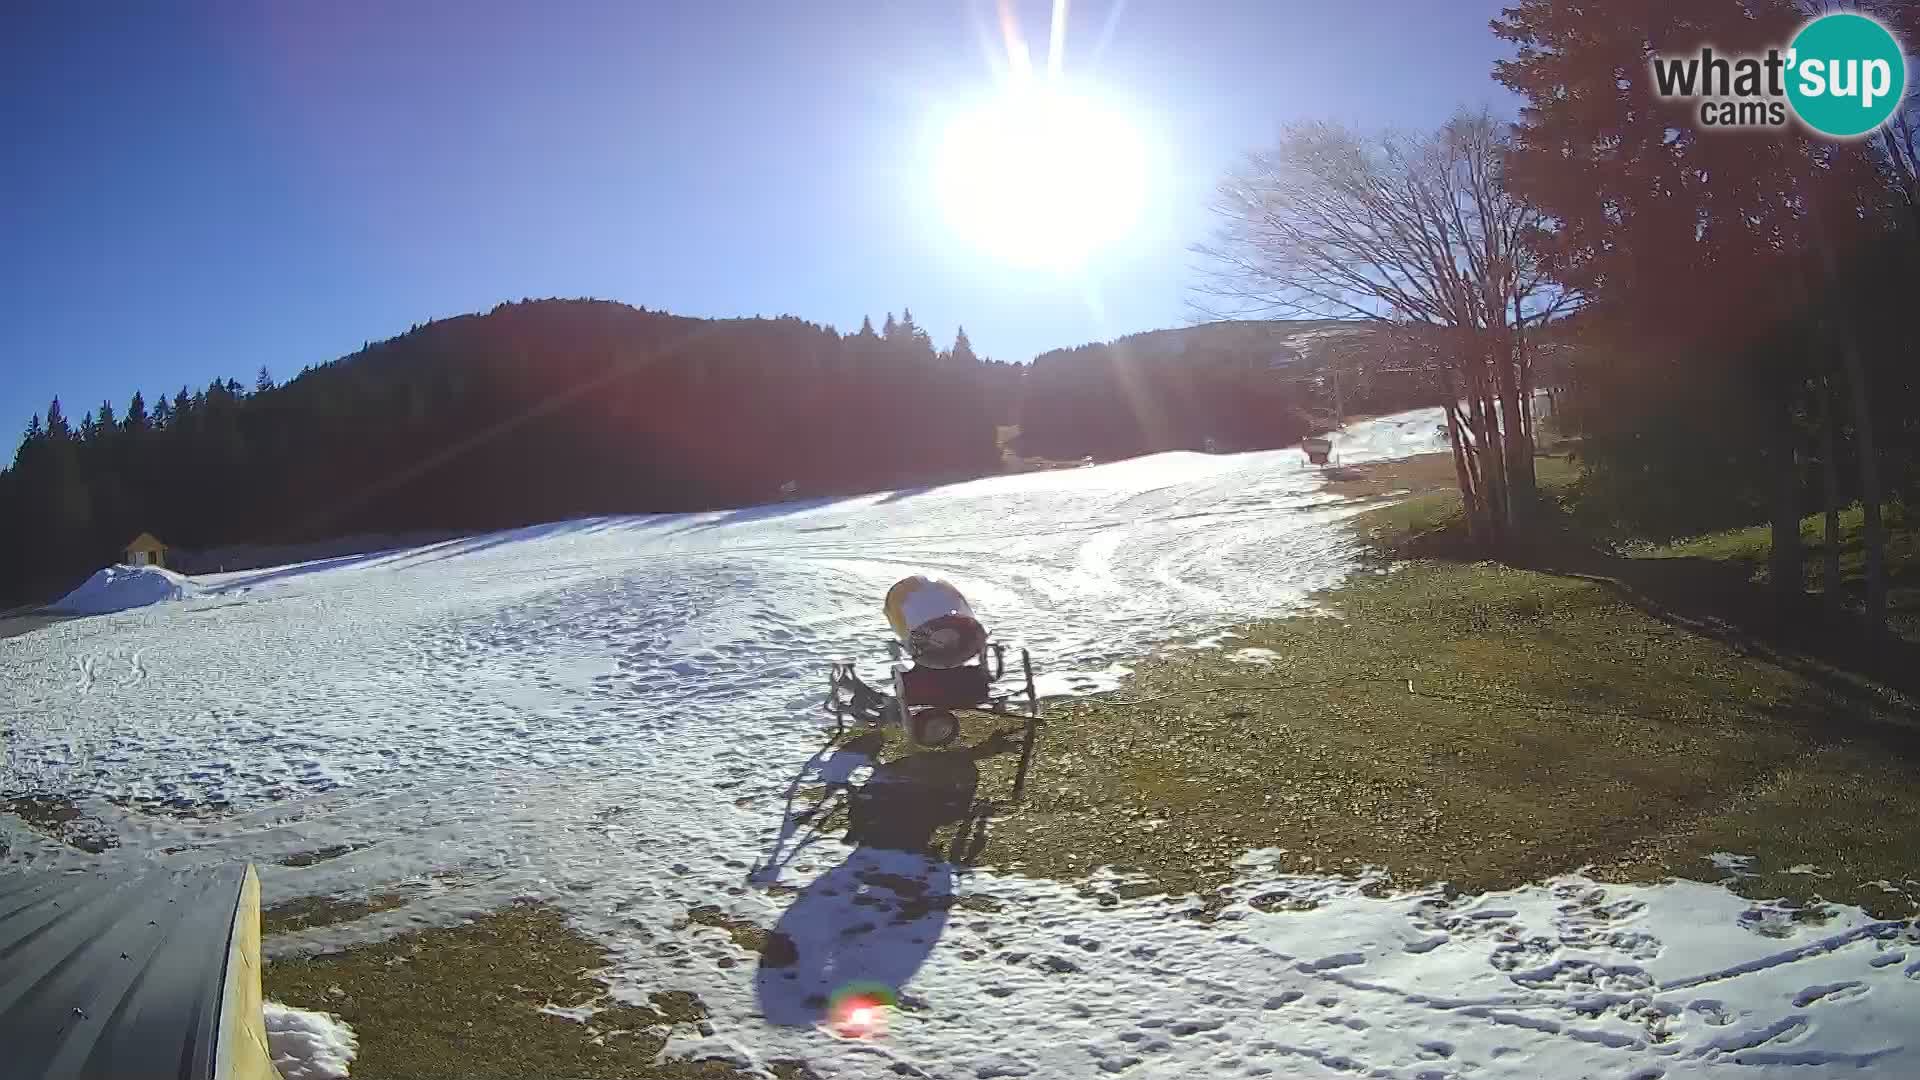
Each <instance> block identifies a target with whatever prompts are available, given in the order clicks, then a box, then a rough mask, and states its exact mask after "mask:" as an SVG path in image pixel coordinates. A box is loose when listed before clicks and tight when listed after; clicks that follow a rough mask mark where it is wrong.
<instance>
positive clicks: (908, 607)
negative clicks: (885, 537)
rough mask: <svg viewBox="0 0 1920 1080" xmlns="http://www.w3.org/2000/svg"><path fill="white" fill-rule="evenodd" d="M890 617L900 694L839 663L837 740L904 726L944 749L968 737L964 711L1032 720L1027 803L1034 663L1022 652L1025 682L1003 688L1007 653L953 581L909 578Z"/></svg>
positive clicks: (1035, 716)
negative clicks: (855, 730)
mask: <svg viewBox="0 0 1920 1080" xmlns="http://www.w3.org/2000/svg"><path fill="white" fill-rule="evenodd" d="M886 613H887V622H888V623H889V624H890V625H891V626H892V627H893V634H894V636H893V638H892V639H891V640H889V641H888V642H887V655H888V658H889V663H888V671H889V677H890V682H891V687H890V689H891V690H892V693H890V694H889V693H885V692H882V691H880V690H877V689H875V688H874V687H872V686H869V685H868V684H867V683H866V682H864V681H862V680H861V678H860V676H859V675H858V674H857V673H856V672H855V671H854V665H853V662H852V661H850V660H849V661H839V662H836V663H834V664H833V665H832V668H831V670H830V671H829V673H828V676H827V698H826V701H825V702H824V703H823V706H822V707H823V708H825V709H826V711H827V712H829V713H831V714H832V715H833V718H834V722H835V728H834V735H835V737H838V736H839V735H840V734H841V733H843V732H845V731H846V729H847V726H848V724H849V723H853V724H856V725H859V726H863V727H868V728H880V727H883V726H887V725H897V726H898V727H899V728H900V729H901V730H903V731H905V732H906V733H907V736H908V737H909V738H911V739H912V740H913V741H914V742H915V743H916V744H918V745H920V746H927V747H941V746H945V745H947V744H948V743H951V742H952V741H953V740H954V739H956V738H958V737H959V736H960V718H959V716H958V715H957V714H958V713H960V712H980V713H988V714H991V715H995V716H1024V717H1025V718H1026V730H1025V735H1024V739H1023V741H1022V744H1021V748H1020V769H1019V772H1018V773H1017V774H1016V775H1015V778H1014V784H1013V801H1014V802H1016V803H1017V802H1019V801H1021V799H1022V798H1023V797H1024V796H1025V794H1026V785H1027V772H1028V770H1029V769H1030V767H1031V766H1032V763H1033V743H1034V735H1035V733H1036V730H1037V729H1038V727H1039V722H1040V696H1039V694H1038V693H1037V692H1036V691H1035V690H1034V684H1033V657H1032V656H1031V655H1029V654H1028V652H1027V650H1025V649H1021V650H1020V671H1019V672H1018V676H1019V680H1018V681H1016V682H1014V684H1013V685H1012V686H1011V687H1009V688H1008V689H1005V690H999V689H997V686H998V684H1000V683H1001V682H1002V681H1003V680H1005V679H1006V678H1007V670H1006V668H1007V647H1006V645H1005V644H1003V643H1000V642H996V641H991V640H989V639H990V638H991V636H992V635H991V634H990V633H989V632H988V630H987V628H986V626H985V625H984V624H983V623H981V621H980V620H979V619H978V618H976V617H975V615H974V613H973V608H972V606H970V605H969V604H968V603H967V599H966V597H964V596H962V595H960V590H959V589H956V588H954V586H953V585H952V584H951V583H950V582H946V581H941V580H938V579H935V578H928V577H924V576H921V575H918V574H916V575H914V576H912V577H908V578H902V579H901V580H900V581H898V582H895V583H894V586H893V588H891V589H889V590H887V600H886Z"/></svg>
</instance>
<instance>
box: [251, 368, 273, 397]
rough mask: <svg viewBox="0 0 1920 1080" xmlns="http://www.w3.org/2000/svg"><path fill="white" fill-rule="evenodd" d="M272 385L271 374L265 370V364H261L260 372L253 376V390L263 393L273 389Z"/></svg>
mask: <svg viewBox="0 0 1920 1080" xmlns="http://www.w3.org/2000/svg"><path fill="white" fill-rule="evenodd" d="M273 387H274V382H273V374H272V373H271V372H269V371H268V370H267V365H265V364H261V365H260V374H258V375H255V376H254V377H253V392H254V393H256V394H264V393H266V392H267V391H269V390H271V389H273Z"/></svg>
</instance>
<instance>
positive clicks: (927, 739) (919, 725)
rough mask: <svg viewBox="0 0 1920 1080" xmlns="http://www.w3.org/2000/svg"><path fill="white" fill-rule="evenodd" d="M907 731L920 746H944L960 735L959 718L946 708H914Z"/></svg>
mask: <svg viewBox="0 0 1920 1080" xmlns="http://www.w3.org/2000/svg"><path fill="white" fill-rule="evenodd" d="M907 732H908V734H910V735H912V736H913V741H914V742H917V743H919V744H920V745H921V746H932V747H941V746H945V745H947V744H948V743H950V742H952V741H953V740H955V739H957V738H959V737H960V718H959V717H958V716H955V715H954V714H953V713H952V711H950V710H948V709H915V710H914V712H913V715H912V716H911V717H910V718H909V719H908V721H907Z"/></svg>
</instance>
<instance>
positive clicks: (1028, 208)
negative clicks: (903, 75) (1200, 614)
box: [936, 84, 1146, 269]
mask: <svg viewBox="0 0 1920 1080" xmlns="http://www.w3.org/2000/svg"><path fill="white" fill-rule="evenodd" d="M936 168H937V181H936V182H937V184H938V186H939V189H940V190H939V194H940V205H941V207H942V209H943V211H944V213H945V214H946V216H947V219H948V223H949V224H950V225H951V226H952V228H953V229H954V231H955V232H957V233H958V234H959V235H960V236H961V237H962V238H963V239H964V240H966V241H967V242H968V243H970V244H972V245H975V246H977V247H979V248H980V249H982V250H984V251H986V252H987V253H989V254H991V255H993V256H995V257H997V258H1000V259H1003V260H1005V261H1007V262H1010V263H1015V264H1018V265H1022V266H1029V267H1048V268H1053V269H1070V268H1072V267H1075V266H1078V265H1080V264H1082V263H1083V262H1085V261H1086V260H1087V258H1088V257H1089V256H1091V255H1093V254H1094V253H1095V252H1097V251H1099V250H1100V249H1101V248H1102V247H1105V246H1106V245H1108V244H1110V243H1112V242H1114V241H1115V240H1118V239H1119V238H1120V237H1122V236H1123V235H1125V234H1126V232H1127V231H1128V230H1129V229H1130V228H1132V226H1133V224H1134V220H1135V219H1136V218H1137V217H1138V216H1139V214H1140V209H1141V204H1142V202H1143V201H1144V198H1145V173H1146V165H1145V155H1144V152H1143V147H1142V143H1141V139H1140V134H1139V132H1138V131H1137V130H1136V129H1135V128H1134V126H1133V125H1132V124H1131V123H1129V122H1128V120H1127V118H1126V117H1125V116H1124V115H1122V114H1121V113H1120V112H1119V111H1118V110H1116V109H1113V108H1111V107H1108V106H1105V105H1103V104H1102V103H1100V102H1099V101H1098V100H1096V99H1093V98H1091V97H1084V96H1079V95H1076V94H1073V93H1069V92H1067V91H1066V90H1064V89H1060V88H1058V87H1057V86H1051V85H1032V84H1029V87H1028V88H1021V89H1010V90H1008V91H1006V92H1005V93H1003V94H1001V95H1000V96H999V97H997V98H995V99H994V100H992V101H989V102H987V103H985V104H983V105H981V106H979V107H977V108H973V109H970V110H967V111H965V112H963V113H961V114H959V115H957V116H956V117H954V118H953V119H952V120H951V121H950V122H949V123H948V125H947V128H946V131H945V133H944V135H943V137H942V139H941V143H940V153H939V159H938V161H937V163H936Z"/></svg>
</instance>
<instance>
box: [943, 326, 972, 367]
mask: <svg viewBox="0 0 1920 1080" xmlns="http://www.w3.org/2000/svg"><path fill="white" fill-rule="evenodd" d="M948 356H950V357H951V358H952V360H953V362H954V363H955V364H958V365H964V366H967V367H972V366H973V365H975V364H978V363H979V362H980V358H979V357H978V356H975V355H974V352H973V342H971V341H968V340H967V328H966V327H964V326H963V327H961V328H960V330H959V332H958V333H956V334H954V335H953V351H952V352H951V353H949V354H948Z"/></svg>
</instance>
